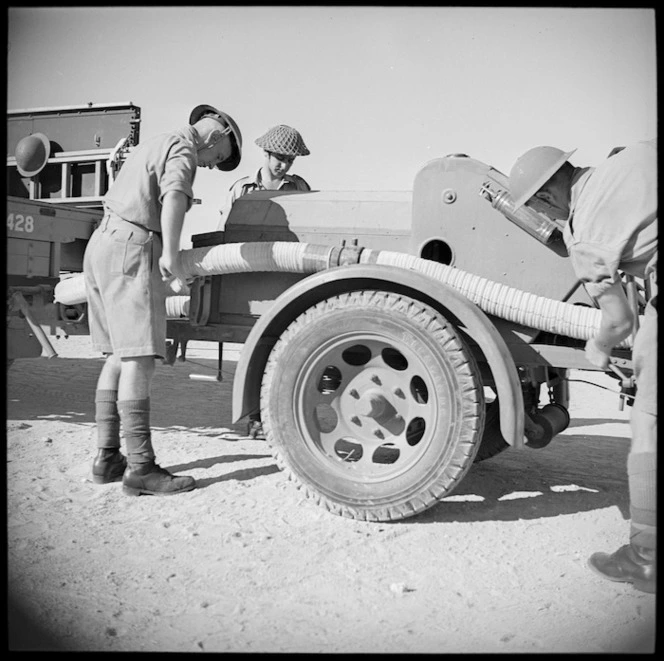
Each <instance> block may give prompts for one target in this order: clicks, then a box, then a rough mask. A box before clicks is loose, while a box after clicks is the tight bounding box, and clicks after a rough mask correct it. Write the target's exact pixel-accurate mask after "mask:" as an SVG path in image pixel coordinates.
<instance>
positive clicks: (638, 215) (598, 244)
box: [563, 140, 657, 297]
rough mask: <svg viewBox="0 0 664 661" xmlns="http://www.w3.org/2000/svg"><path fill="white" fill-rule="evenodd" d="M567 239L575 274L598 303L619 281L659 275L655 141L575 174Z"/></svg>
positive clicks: (639, 144) (628, 150)
mask: <svg viewBox="0 0 664 661" xmlns="http://www.w3.org/2000/svg"><path fill="white" fill-rule="evenodd" d="M570 207H571V211H570V216H569V218H568V222H567V223H566V225H565V229H564V232H563V237H564V240H565V244H566V246H567V250H568V252H569V255H570V259H571V260H572V265H573V267H574V271H575V273H576V274H577V276H578V277H579V279H580V280H581V281H582V282H584V283H585V285H586V289H587V290H588V293H589V294H590V295H591V296H593V297H597V296H600V295H601V294H602V293H603V292H604V291H606V290H607V289H608V288H609V287H610V286H611V285H612V284H613V283H614V282H617V281H618V280H619V276H618V273H617V271H618V269H620V270H621V271H624V272H625V273H628V274H631V275H633V276H635V277H638V278H645V277H648V276H649V275H650V273H651V272H654V273H656V272H657V140H651V141H648V142H639V143H637V144H635V145H632V146H630V147H626V148H625V149H623V150H622V151H620V152H618V153H617V154H615V155H613V156H611V157H609V158H608V159H607V160H606V161H604V162H603V163H602V164H601V165H599V166H597V167H596V168H585V169H581V168H577V171H576V172H575V175H574V179H573V185H572V195H571V204H570Z"/></svg>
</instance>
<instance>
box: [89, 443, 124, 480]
mask: <svg viewBox="0 0 664 661" xmlns="http://www.w3.org/2000/svg"><path fill="white" fill-rule="evenodd" d="M125 468H127V459H126V457H125V456H124V455H123V454H122V452H120V449H119V448H118V449H114V448H100V450H99V452H97V456H96V457H95V459H94V461H93V462H92V481H93V482H94V483H95V484H109V483H110V482H119V481H120V480H121V479H122V475H123V474H124V472H125Z"/></svg>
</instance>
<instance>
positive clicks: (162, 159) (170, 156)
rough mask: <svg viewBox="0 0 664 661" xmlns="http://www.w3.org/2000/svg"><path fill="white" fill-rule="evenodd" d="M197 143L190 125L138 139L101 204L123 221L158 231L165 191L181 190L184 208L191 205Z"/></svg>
mask: <svg viewBox="0 0 664 661" xmlns="http://www.w3.org/2000/svg"><path fill="white" fill-rule="evenodd" d="M199 143H200V138H199V135H198V132H197V131H196V129H195V128H194V127H193V126H187V127H184V128H182V129H180V130H177V131H173V132H172V133H163V134H161V135H157V136H155V137H153V138H149V139H148V140H145V141H144V142H141V143H140V144H139V145H138V146H137V147H136V148H135V149H134V150H133V151H132V152H131V153H130V154H129V157H128V158H127V160H126V161H125V163H124V165H123V166H122V169H121V170H120V172H119V174H118V176H117V178H116V179H115V181H114V182H113V184H111V187H110V188H109V190H108V192H107V193H106V195H105V196H104V206H105V207H106V208H107V209H108V210H110V211H112V212H113V213H115V214H116V215H118V216H120V217H121V218H124V219H125V220H128V221H130V222H133V223H138V224H139V225H143V226H144V227H146V228H148V229H149V230H151V231H153V232H160V231H161V207H162V202H163V199H164V195H165V194H166V193H168V192H171V191H178V192H180V193H184V194H185V195H186V196H187V198H188V205H187V210H189V209H190V208H191V204H192V201H193V197H194V193H193V184H194V179H195V177H196V167H197V165H198V156H197V147H198V145H199Z"/></svg>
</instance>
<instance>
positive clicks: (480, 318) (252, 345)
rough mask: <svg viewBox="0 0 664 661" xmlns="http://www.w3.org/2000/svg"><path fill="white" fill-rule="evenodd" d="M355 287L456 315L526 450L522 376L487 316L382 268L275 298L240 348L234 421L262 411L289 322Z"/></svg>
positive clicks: (503, 423) (331, 275) (506, 434)
mask: <svg viewBox="0 0 664 661" xmlns="http://www.w3.org/2000/svg"><path fill="white" fill-rule="evenodd" d="M357 289H378V290H382V291H390V292H394V293H400V294H404V295H408V296H410V297H412V298H415V299H417V300H420V301H422V302H424V303H428V304H430V305H432V307H434V308H435V309H437V310H440V311H441V313H443V314H445V312H446V311H448V312H449V313H451V314H452V315H453V316H454V317H456V318H457V319H458V320H459V321H460V322H461V324H462V325H463V326H464V330H465V332H466V333H467V334H468V335H469V336H470V337H471V338H472V339H473V340H474V341H475V342H477V344H478V345H479V346H480V347H481V349H482V351H483V353H484V355H485V357H486V359H487V362H488V364H489V367H490V369H491V372H492V373H493V377H494V379H495V383H496V391H497V395H498V400H499V406H500V430H501V433H502V435H503V438H504V439H505V441H506V442H507V443H509V444H510V445H512V446H513V447H517V448H521V447H523V445H524V443H523V430H524V408H523V397H522V393H521V385H520V381H519V376H518V374H517V370H516V365H515V364H514V360H513V359H512V356H511V354H510V352H509V349H508V348H507V345H506V344H505V341H504V340H503V337H502V336H501V335H500V333H499V332H498V330H497V329H496V327H495V326H494V325H493V324H492V323H491V321H490V320H489V318H488V317H487V315H486V314H485V313H484V312H482V310H480V308H479V307H477V305H475V304H474V303H472V302H471V301H469V300H468V299H467V298H466V297H465V296H463V295H462V294H460V293H459V292H457V291H456V290H454V289H452V288H451V287H450V286H449V285H446V284H444V283H441V282H438V281H436V280H433V279H432V278H429V277H428V276H426V275H424V274H422V273H418V272H416V271H410V270H407V269H400V268H394V267H391V266H384V265H378V264H366V265H347V266H339V267H335V268H331V269H328V270H325V271H321V272H319V273H315V274H313V275H311V276H308V277H306V278H304V279H302V280H300V281H299V282H297V283H296V284H294V285H293V286H292V287H290V288H289V289H287V290H286V291H284V292H283V293H282V294H281V295H280V296H279V297H278V298H277V299H275V301H274V305H273V306H272V308H271V309H270V311H269V312H268V313H265V314H263V315H261V317H260V318H259V319H258V321H257V322H256V324H255V325H254V327H253V328H252V329H251V331H250V333H249V335H248V336H247V339H246V341H245V343H244V346H243V348H242V352H241V354H240V358H239V360H238V364H237V369H236V371H235V378H234V380H233V422H237V421H238V420H240V419H241V418H243V417H244V416H246V415H248V414H249V413H251V412H253V411H257V410H258V409H259V406H260V387H261V381H262V378H263V372H264V370H265V365H266V364H267V359H268V356H269V354H270V351H271V350H272V347H273V346H274V345H275V344H276V342H277V340H278V339H279V336H280V335H281V334H282V333H283V331H284V330H285V329H286V328H287V326H288V325H289V324H290V323H291V321H293V320H294V319H295V318H296V317H297V316H299V315H300V314H301V313H302V312H304V311H305V310H306V309H307V308H309V307H311V306H312V305H315V304H316V303H318V302H320V301H322V300H324V299H326V298H329V297H331V296H336V295H338V294H341V293H343V292H347V291H352V290H357Z"/></svg>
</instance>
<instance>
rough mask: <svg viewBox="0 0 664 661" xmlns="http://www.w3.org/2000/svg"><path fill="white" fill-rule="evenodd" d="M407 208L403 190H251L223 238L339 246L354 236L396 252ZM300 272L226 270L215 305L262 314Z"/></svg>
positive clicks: (405, 231)
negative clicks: (234, 271)
mask: <svg viewBox="0 0 664 661" xmlns="http://www.w3.org/2000/svg"><path fill="white" fill-rule="evenodd" d="M410 212H411V195H410V193H407V192H386V193H382V192H376V193H371V192H368V193H367V192H356V191H326V192H323V191H312V192H306V193H305V192H280V191H256V192H254V193H250V194H248V195H244V196H242V197H240V198H239V199H238V200H236V202H235V203H234V204H233V206H232V208H231V211H230V214H229V216H228V219H227V220H226V223H225V226H224V237H223V242H225V243H243V242H245V241H299V242H302V243H316V244H323V245H331V246H339V245H341V244H342V242H344V241H345V242H346V243H347V244H350V243H351V242H352V241H357V242H358V243H359V245H362V246H367V247H371V248H376V249H380V250H394V251H399V250H403V249H404V246H405V245H406V244H407V242H408V237H409V235H410ZM221 242H222V240H221V239H219V240H218V241H217V243H221ZM207 245H210V244H209V243H207ZM305 277H306V275H304V274H297V273H249V274H239V275H225V276H223V280H222V283H223V284H222V287H221V295H220V298H219V299H218V303H217V304H216V307H217V309H218V310H220V311H223V312H224V313H228V314H239V315H257V316H258V315H263V314H267V313H269V311H270V307H271V305H272V302H273V301H274V300H275V299H276V298H277V297H278V296H280V295H281V293H282V292H283V291H285V290H286V289H288V288H289V287H291V286H293V285H294V284H295V283H296V282H298V281H299V280H302V279H303V278H305ZM213 307H215V306H213ZM213 314H214V313H213Z"/></svg>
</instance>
